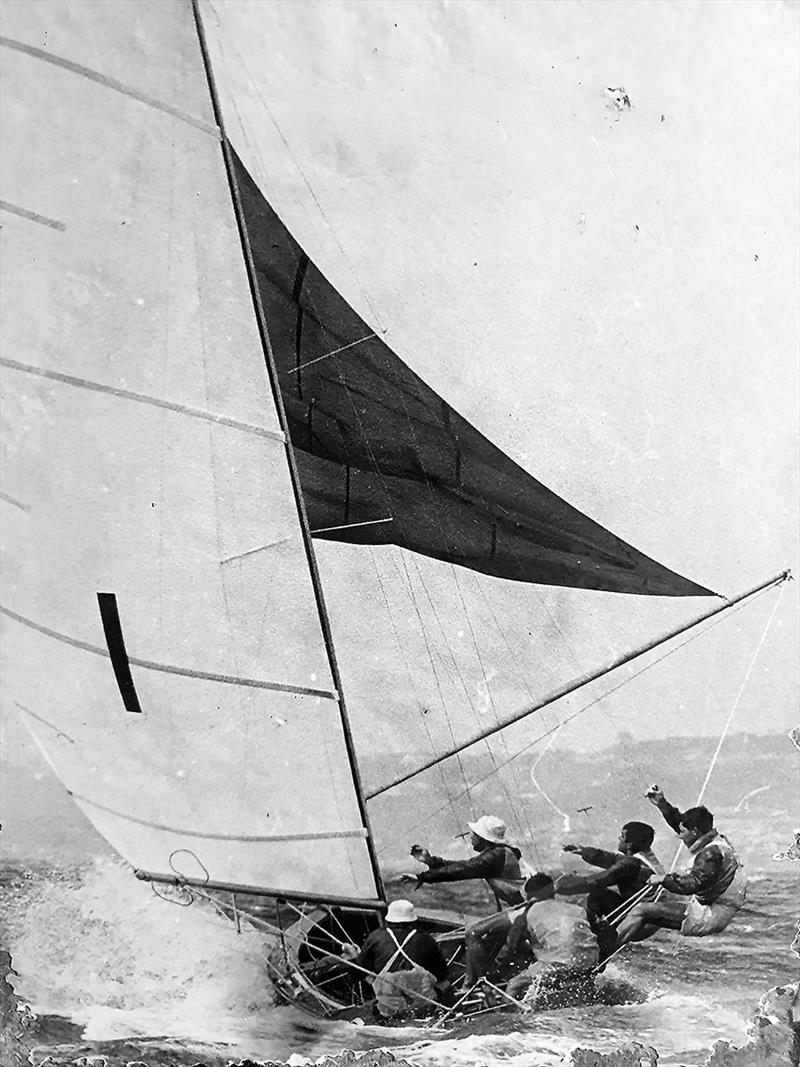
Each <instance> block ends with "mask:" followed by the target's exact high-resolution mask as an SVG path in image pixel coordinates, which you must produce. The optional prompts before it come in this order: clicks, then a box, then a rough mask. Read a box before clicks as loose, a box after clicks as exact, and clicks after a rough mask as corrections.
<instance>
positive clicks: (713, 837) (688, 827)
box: [617, 785, 747, 945]
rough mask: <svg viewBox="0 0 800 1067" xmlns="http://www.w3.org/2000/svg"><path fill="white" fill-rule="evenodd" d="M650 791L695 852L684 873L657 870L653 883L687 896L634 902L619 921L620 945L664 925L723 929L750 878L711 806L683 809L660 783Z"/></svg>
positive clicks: (698, 933) (698, 932) (703, 931)
mask: <svg viewBox="0 0 800 1067" xmlns="http://www.w3.org/2000/svg"><path fill="white" fill-rule="evenodd" d="M646 795H647V798H648V799H649V800H650V802H651V803H652V804H655V806H656V807H657V808H658V809H659V811H660V812H661V814H662V815H663V816H664V819H665V820H666V822H667V824H668V825H669V826H670V827H672V829H673V830H674V831H675V832H676V833H677V834H678V836H679V837H680V839H681V841H683V843H684V845H686V847H687V848H688V849H689V852H690V853H691V854H692V856H693V857H694V859H693V863H692V867H691V869H690V870H689V871H687V872H686V873H685V874H653V875H651V877H650V878H649V880H648V881H649V884H650V885H652V886H661V887H663V888H664V889H666V890H667V891H668V892H670V893H676V894H678V896H684V897H686V896H688V897H689V900H688V902H684V901H682V900H675V899H674V898H673V899H669V900H664V899H661V900H654V901H652V902H650V903H642V904H636V905H635V906H634V907H633V909H632V910H631V911H630V913H629V914H628V915H626V916H625V918H624V919H623V920H622V921H621V922H620V924H619V927H618V929H617V936H618V942H619V944H620V945H624V944H626V943H627V942H628V941H643V940H644V939H645V938H646V937H650V936H652V934H654V933H655V932H656V931H657V930H658V929H660V928H667V929H670V930H679V931H680V932H681V934H683V936H684V937H707V936H708V935H709V934H718V933H720V932H721V931H722V930H724V929H725V927H726V926H728V924H729V923H730V921H731V920H732V919H733V917H734V915H735V914H736V912H737V911H738V910H739V908H741V906H742V905H743V904H744V902H745V897H746V892H747V878H746V876H745V873H744V867H743V865H742V861H741V860H740V859H739V857H738V856H737V854H736V850H735V849H734V847H733V845H732V844H731V843H730V841H728V839H727V838H726V837H724V836H723V835H722V834H720V833H718V832H717V831H716V830H715V829H714V816H713V815H712V814H711V812H710V811H709V810H708V808H705V807H695V808H689V809H688V810H687V811H684V812H683V813H681V812H680V811H679V810H678V808H676V807H675V806H674V805H673V804H670V802H669V801H668V800H667V798H666V797H665V796H664V794H663V793H662V791H661V790H660V789H659V787H658V786H656V785H654V786H651V788H650V789H649V790H648V791H647V794H646Z"/></svg>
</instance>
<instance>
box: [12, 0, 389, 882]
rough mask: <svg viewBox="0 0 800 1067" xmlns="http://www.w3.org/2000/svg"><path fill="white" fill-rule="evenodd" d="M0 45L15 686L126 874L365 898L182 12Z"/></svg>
mask: <svg viewBox="0 0 800 1067" xmlns="http://www.w3.org/2000/svg"><path fill="white" fill-rule="evenodd" d="M2 33H3V47H2V49H1V50H0V51H2V61H3V62H2V67H3V85H2V108H3V111H2V130H3V142H4V143H3V146H2V160H3V168H2V171H3V173H2V201H3V208H2V267H3V334H2V350H1V352H0V358H2V364H3V365H2V380H3V387H2V395H3V449H4V454H3V467H2V492H3V500H2V511H3V541H4V559H3V588H2V614H3V619H2V621H3V635H4V650H3V651H4V670H3V676H4V695H5V698H6V700H7V701H10V702H13V704H14V705H16V707H17V708H18V709H19V711H20V714H22V715H23V716H24V717H25V719H26V721H27V722H28V725H29V726H30V727H31V729H32V731H33V732H34V734H35V736H36V737H37V740H38V741H39V743H40V745H41V746H42V747H43V749H44V750H45V751H46V753H47V755H48V758H49V759H50V761H51V763H52V765H53V767H54V768H55V770H56V771H57V773H58V775H59V776H60V778H61V780H62V781H63V782H64V784H65V785H66V787H67V789H68V790H69V791H70V792H71V793H72V795H73V797H74V798H75V800H76V801H77V802H78V803H79V804H80V806H81V807H82V809H83V810H84V811H85V813H86V814H87V815H88V817H89V818H90V819H91V821H92V822H93V823H94V825H95V826H96V827H97V828H98V829H99V830H100V832H101V833H102V834H103V835H104V836H105V837H106V838H107V839H108V840H109V841H110V842H111V844H112V845H113V846H114V847H115V848H116V849H117V850H118V851H119V852H120V853H121V854H122V855H123V856H124V857H125V858H126V859H127V860H128V861H129V862H130V863H131V864H133V865H134V866H135V867H136V868H139V869H144V870H146V871H149V872H152V873H155V874H161V875H171V874H173V873H174V872H178V873H180V874H182V875H184V876H188V877H191V878H199V879H201V880H202V879H204V878H206V877H208V878H209V879H210V880H211V881H213V882H219V883H230V884H233V885H238V886H256V887H260V888H262V889H274V890H275V891H276V892H286V893H292V892H296V893H299V894H307V895H309V896H312V897H313V896H319V897H347V898H354V899H359V900H374V899H375V898H376V896H377V888H376V884H375V878H374V875H373V869H372V865H371V863H370V857H369V852H368V846H367V831H366V829H365V826H364V821H363V819H362V816H361V814H360V809H359V803H358V798H357V793H356V789H355V786H354V783H353V775H352V771H351V766H350V762H349V759H348V754H347V748H346V743H345V737H344V728H343V724H342V717H341V714H340V708H339V704H338V701H337V694H336V692H335V689H334V683H333V680H332V677H331V669H330V665H329V660H328V656H327V652H326V648H325V642H324V639H323V634H322V630H321V625H320V620H319V616H318V611H317V606H316V601H315V597H314V591H313V587H312V582H311V578H310V575H309V569H308V563H307V559H306V555H305V551H304V547H303V542H302V536H301V527H300V524H299V518H298V515H297V511H296V507H295V503H294V498H293V491H292V486H291V481H290V475H289V469H288V462H287V457H286V452H285V446H284V441H283V436H282V433H281V430H280V425H279V420H278V416H277V413H276V411H275V407H274V404H273V400H272V395H271V391H270V386H269V381H268V375H267V371H266V368H265V364H264V357H263V353H262V349H261V344H260V341H259V336H258V331H257V328H256V325H255V321H254V316H253V309H252V304H251V298H250V292H249V287H248V281H247V277H246V271H245V267H244V264H243V259H242V253H241V246H240V243H239V237H238V234H237V229H236V223H235V217H234V213H233V208H232V204H231V200H230V194H229V190H228V184H227V179H226V173H225V169H224V163H223V158H222V154H221V151H220V143H219V133H218V131H217V129H216V126H215V122H214V116H213V113H212V107H211V102H210V97H209V90H208V85H207V81H206V77H205V73H204V68H203V62H202V56H201V52H200V48H199V44H198V38H197V34H196V30H195V25H194V20H193V16H192V10H191V7H190V5H189V3H188V0H187V2H180V0H177V2H173V0H159V2H157V3H156V2H153V0H150V2H144V3H143V2H141V0H116V2H115V3H113V4H109V3H96V4H95V3H86V2H80V0H76V2H68V0H42V2H36V3H33V2H30V0H20V2H19V3H12V2H6V3H4V4H3V29H2ZM98 593H105V594H111V595H113V596H112V597H107V598H106V601H107V602H108V601H111V600H113V598H115V604H116V608H117V610H118V616H119V622H120V627H121V638H122V641H124V646H125V650H126V652H127V661H128V664H129V667H130V679H129V682H127V683H126V681H125V678H124V674H125V661H126V655H125V652H124V651H122V649H121V644H120V641H119V640H118V639H119V637H120V634H117V638H116V639H115V637H114V633H113V629H114V628H113V625H112V627H111V631H110V632H109V636H108V637H107V635H106V632H105V631H104V625H103V621H102V620H101V615H100V610H99V606H98ZM117 667H119V668H120V670H121V679H122V680H121V682H120V683H118V682H117V679H116V677H115V668H117ZM123 693H127V695H126V699H127V700H128V702H129V704H130V705H132V706H135V703H136V701H138V705H139V707H140V708H141V713H139V712H136V711H131V710H126V706H125V704H124V703H123Z"/></svg>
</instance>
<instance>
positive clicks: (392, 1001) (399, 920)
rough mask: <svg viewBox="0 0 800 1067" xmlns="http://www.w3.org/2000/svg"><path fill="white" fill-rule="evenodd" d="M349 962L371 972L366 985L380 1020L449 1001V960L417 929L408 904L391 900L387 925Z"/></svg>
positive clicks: (424, 1010)
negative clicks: (370, 985)
mask: <svg viewBox="0 0 800 1067" xmlns="http://www.w3.org/2000/svg"><path fill="white" fill-rule="evenodd" d="M353 951H354V950H352V949H351V952H353ZM348 955H349V953H348ZM350 962H351V963H353V964H355V965H356V966H357V967H363V968H364V969H365V970H367V971H370V972H372V974H374V976H375V977H374V978H372V979H369V981H371V984H372V988H373V992H374V993H375V1006H374V1011H375V1015H376V1016H377V1017H378V1018H379V1019H398V1018H400V1017H402V1016H404V1015H408V1014H414V1015H425V1014H430V1012H431V1010H432V1009H433V1008H434V1003H435V1001H436V1000H437V999H444V1000H446V999H447V996H448V993H449V982H448V978H447V962H446V960H445V958H444V956H443V955H442V950H441V949H440V948H439V946H438V945H437V944H436V942H435V941H434V939H433V938H432V937H431V935H430V934H427V933H425V931H424V930H420V929H418V928H417V912H416V908H415V907H414V905H413V904H412V903H411V901H410V900H393V901H392V902H391V904H390V905H389V907H388V909H387V911H386V925H385V926H384V927H382V928H380V929H378V930H373V931H372V933H371V934H369V936H368V937H367V939H366V941H365V942H364V944H363V945H362V946H361V951H360V952H358V954H357V955H355V954H354V955H352V958H351V959H350ZM432 1002H434V1003H432Z"/></svg>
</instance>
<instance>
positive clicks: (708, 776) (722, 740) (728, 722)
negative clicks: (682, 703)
mask: <svg viewBox="0 0 800 1067" xmlns="http://www.w3.org/2000/svg"><path fill="white" fill-rule="evenodd" d="M785 588H786V583H785V582H782V583H781V586H780V592H779V594H778V596H777V598H776V600H775V603H774V604H773V605H772V611H771V612H770V614H769V618H768V619H767V624H766V626H765V627H764V632H763V633H762V634H761V640H760V641H759V642H758V645H757V646H756V650H755V652H754V653H753V657H752V659H751V660H750V665H749V666H748V668H747V672H746V674H745V676H744V679H743V680H742V684H741V685H740V686H739V692H738V693H737V694H736V699H735V700H734V702H733V707H732V708H731V710H730V713H729V714H728V718H727V720H726V722H725V726H724V727H723V730H722V734H721V735H720V739H719V741H718V742H717V747H716V749H715V750H714V755H713V756H712V757H711V763H710V764H709V768H708V771H707V772H706V777H705V780H704V781H703V784H702V786H701V787H700V792H699V793H698V794H697V800H696V801H695V807H697V806H698V805H699V804H700V803H701V802H702V800H703V797H704V796H705V793H706V789H707V788H708V783H709V781H710V780H711V775H712V774H713V772H714V767H715V766H716V765H717V760H718V759H719V754H720V752H721V751H722V746H723V744H724V743H725V738H726V737H727V736H728V731H729V730H730V727H731V723H732V722H733V717H734V715H735V714H736V710H737V708H738V707H739V702H740V701H741V699H742V694H743V693H744V690H745V687H746V686H747V683H748V682H749V681H750V675H751V674H752V673H753V667H755V664H756V660H757V659H758V656H759V653H760V652H761V649H762V647H763V645H764V642H765V641H766V639H767V634H768V633H769V629H770V627H771V626H772V620H773V619H774V618H775V612H776V611H777V610H778V605H779V604H780V602H781V599H782V597H783V590H784V589H785ZM683 847H684V845H683V842H682V841H681V843H680V844H679V845H678V848H677V849H676V851H675V855H674V856H673V859H672V863H671V865H670V868H669V873H670V874H671V873H672V872H673V871H674V870H675V867H676V866H677V863H678V859H679V858H680V854H681V851H682V850H683ZM663 892H664V887H663V886H660V887H659V891H658V893H657V894H656V896H655V900H658V899H659V897H660V896H661V895H662V894H663Z"/></svg>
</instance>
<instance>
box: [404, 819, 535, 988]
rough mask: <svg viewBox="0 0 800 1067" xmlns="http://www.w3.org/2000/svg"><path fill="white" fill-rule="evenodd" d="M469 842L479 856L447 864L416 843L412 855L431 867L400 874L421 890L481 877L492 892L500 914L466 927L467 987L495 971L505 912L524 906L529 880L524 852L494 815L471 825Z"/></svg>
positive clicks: (508, 921)
mask: <svg viewBox="0 0 800 1067" xmlns="http://www.w3.org/2000/svg"><path fill="white" fill-rule="evenodd" d="M467 826H468V827H469V830H470V842H471V844H472V848H473V850H474V852H475V853H476V855H474V856H472V857H470V859H468V860H446V859H442V857H441V856H432V855H431V854H430V852H429V851H428V849H427V848H422V847H420V846H419V845H414V846H413V848H412V849H411V855H412V856H413V857H414V859H416V860H419V862H420V863H424V864H425V866H426V867H427V868H428V869H427V870H425V871H421V872H420V873H419V874H417V875H413V874H406V875H401V881H413V882H415V883H416V885H417V887H418V886H420V885H431V884H433V883H436V882H463V881H467V880H469V879H472V878H483V879H485V880H486V882H487V883H488V885H489V888H490V889H491V890H492V893H493V894H494V898H495V901H496V902H497V907H498V909H500V910H499V911H498V913H497V914H496V915H490V916H489V917H488V918H486V919H481V920H479V921H478V922H476V923H472V924H471V925H469V926H468V927H467V928H466V932H465V946H466V974H465V982H466V985H467V988H469V986H471V985H474V983H475V982H476V980H477V979H478V978H479V977H480V976H481V975H483V974H485V973H486V972H487V970H488V969H489V967H491V964H492V960H493V959H494V955H495V953H496V952H497V950H498V949H499V948H500V946H501V945H502V944H503V942H504V941H505V938H506V935H507V933H508V931H509V929H510V927H511V923H512V921H513V914H512V913H511V912H509V911H508V910H507V909H508V908H509V907H511V908H513V907H515V906H517V905H521V904H522V903H523V902H524V897H523V892H522V890H523V886H524V884H525V876H524V874H523V872H522V867H521V865H520V861H521V859H522V853H521V851H520V850H519V849H518V848H517V847H516V846H515V845H512V844H511V843H510V842H508V841H507V840H506V833H507V828H506V824H505V823H504V822H503V820H502V819H499V818H498V817H497V816H496V815H482V816H481V817H480V819H478V820H477V821H476V822H468V823H467Z"/></svg>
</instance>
